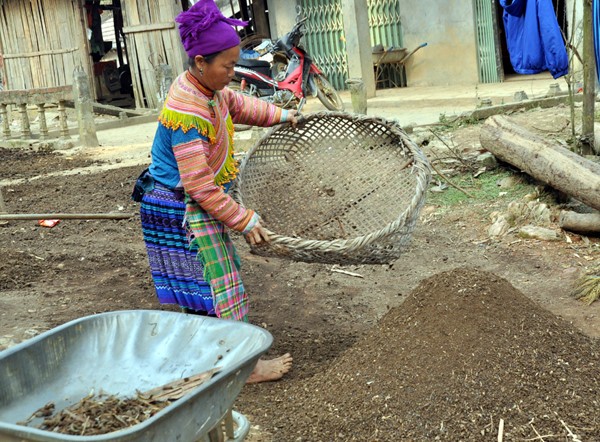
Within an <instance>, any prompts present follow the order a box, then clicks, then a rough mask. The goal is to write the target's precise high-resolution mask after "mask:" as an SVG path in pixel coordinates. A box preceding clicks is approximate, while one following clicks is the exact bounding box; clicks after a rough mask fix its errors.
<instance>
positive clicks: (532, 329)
mask: <svg viewBox="0 0 600 442" xmlns="http://www.w3.org/2000/svg"><path fill="white" fill-rule="evenodd" d="M598 352H599V347H598V345H597V344H596V342H594V341H593V340H592V339H590V338H588V337H586V336H585V335H583V334H582V333H580V332H579V331H578V330H576V329H575V328H574V327H573V326H571V325H570V324H569V323H567V322H566V321H564V320H562V319H560V318H558V317H556V316H555V315H553V314H552V313H550V312H548V311H546V310H544V309H542V308H540V307H539V306H538V305H536V304H535V303H533V302H532V301H530V300H529V299H528V298H526V297H525V296H524V295H523V294H522V293H521V292H519V291H518V290H517V289H515V288H514V287H513V286H512V285H511V284H510V283H509V282H508V281H506V280H504V279H502V278H500V277H498V276H496V275H494V274H491V273H486V272H483V271H480V270H475V269H469V268H462V269H458V270H454V271H451V272H446V273H441V274H438V275H436V276H433V277H431V278H429V279H428V280H426V281H424V282H423V283H421V285H420V286H418V287H417V288H416V289H415V290H414V291H413V292H412V293H411V294H410V295H409V297H408V299H407V300H406V301H405V302H404V303H403V304H402V305H401V306H400V307H398V308H394V309H391V310H390V311H389V312H388V313H387V314H386V315H385V316H384V317H383V318H382V320H381V321H380V322H379V323H378V324H377V325H376V326H375V327H374V328H373V329H372V330H371V331H370V332H369V333H368V335H366V336H365V337H364V339H362V340H360V341H359V342H358V343H357V344H356V345H355V346H353V347H352V348H350V349H349V350H348V351H347V352H346V353H344V354H343V355H342V356H341V357H340V358H338V359H337V360H336V361H335V362H334V363H333V365H331V366H329V367H328V368H327V369H326V370H325V371H323V372H321V373H318V374H317V375H315V376H314V377H313V378H311V379H309V380H308V381H306V382H304V383H303V384H302V385H300V386H296V385H295V386H293V387H292V388H289V389H288V390H286V391H285V392H283V393H282V397H279V398H277V401H278V402H280V403H279V404H278V405H279V407H278V410H276V411H274V413H273V415H269V416H265V419H264V420H263V422H261V423H262V424H264V425H265V426H267V427H268V428H267V429H268V431H270V432H272V433H273V435H274V440H294V441H311V442H313V441H332V440H344V441H364V440H370V441H390V440H449V441H459V440H492V439H493V440H496V437H497V435H498V433H499V432H502V434H503V439H502V440H504V441H510V440H533V439H534V438H537V439H536V440H555V439H560V440H576V439H574V438H573V437H574V436H569V434H570V433H572V434H575V435H577V436H578V437H579V438H581V440H584V441H586V440H597V437H598V434H600V422H599V417H598V416H599V414H598V392H599V391H600V365H599V364H600V358H599V356H598V354H599V353H598ZM286 416H297V419H294V420H289V419H285V417H286ZM501 420H502V422H501ZM501 427H502V429H500V428H501ZM540 436H542V437H543V438H542V439H540Z"/></svg>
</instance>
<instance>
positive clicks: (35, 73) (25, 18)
mask: <svg viewBox="0 0 600 442" xmlns="http://www.w3.org/2000/svg"><path fill="white" fill-rule="evenodd" d="M19 12H20V18H21V24H22V26H23V34H22V35H23V37H22V40H23V42H24V48H25V51H24V52H33V51H35V50H37V48H34V46H33V44H32V38H31V33H32V30H31V28H30V26H29V14H28V13H27V5H26V4H25V0H20V1H19ZM24 64H25V65H26V66H27V68H28V72H29V73H30V75H31V80H32V83H31V85H30V87H40V77H41V72H40V71H39V70H36V69H35V62H34V60H33V59H26V60H24Z"/></svg>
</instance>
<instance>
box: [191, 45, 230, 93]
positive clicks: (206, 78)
mask: <svg viewBox="0 0 600 442" xmlns="http://www.w3.org/2000/svg"><path fill="white" fill-rule="evenodd" d="M239 58H240V47H239V46H234V47H232V48H229V49H226V50H224V51H223V52H221V53H220V54H219V55H217V56H216V57H215V58H214V59H213V60H212V61H211V62H210V63H207V62H206V61H205V60H204V58H202V57H196V67H197V68H198V69H201V72H202V75H201V76H200V82H201V83H202V84H203V85H204V86H206V87H207V88H209V89H211V90H213V91H220V90H221V89H223V88H224V87H225V86H227V85H228V84H229V82H230V81H231V79H232V78H233V75H234V72H233V68H234V66H235V64H236V63H237V61H238V59H239Z"/></svg>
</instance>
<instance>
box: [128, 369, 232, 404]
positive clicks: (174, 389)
mask: <svg viewBox="0 0 600 442" xmlns="http://www.w3.org/2000/svg"><path fill="white" fill-rule="evenodd" d="M219 371H221V367H215V368H211V369H210V370H207V371H203V372H202V373H198V374H195V375H193V376H189V377H186V378H183V379H177V380H176V381H173V382H169V383H168V384H165V385H161V386H160V387H156V388H153V389H152V390H148V391H144V392H140V393H138V397H139V398H140V399H143V400H147V401H151V402H163V401H174V400H177V399H180V398H182V397H183V396H184V395H186V394H187V393H189V392H190V390H192V389H194V388H196V387H197V386H199V385H202V384H204V383H205V382H206V381H208V380H209V379H210V378H212V377H213V375H214V374H215V373H218V372H219Z"/></svg>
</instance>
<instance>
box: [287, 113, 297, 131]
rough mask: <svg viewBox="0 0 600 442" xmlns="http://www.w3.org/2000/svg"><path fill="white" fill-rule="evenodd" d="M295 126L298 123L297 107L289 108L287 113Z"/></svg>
mask: <svg viewBox="0 0 600 442" xmlns="http://www.w3.org/2000/svg"><path fill="white" fill-rule="evenodd" d="M286 121H289V122H290V124H291V125H292V127H293V128H295V127H296V125H297V124H298V111H297V110H296V109H289V110H288V114H287V120H286Z"/></svg>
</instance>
